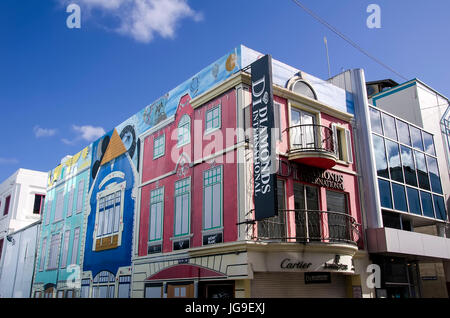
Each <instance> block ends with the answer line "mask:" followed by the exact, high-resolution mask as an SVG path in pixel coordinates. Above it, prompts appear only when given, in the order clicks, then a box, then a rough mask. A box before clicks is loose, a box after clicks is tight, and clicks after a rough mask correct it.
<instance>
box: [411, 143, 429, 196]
mask: <svg viewBox="0 0 450 318" xmlns="http://www.w3.org/2000/svg"><path fill="white" fill-rule="evenodd" d="M414 154H415V156H416V166H417V178H418V180H419V187H420V188H422V189H425V190H430V181H429V180H428V169H427V163H426V161H425V155H424V154H423V153H421V152H418V151H414Z"/></svg>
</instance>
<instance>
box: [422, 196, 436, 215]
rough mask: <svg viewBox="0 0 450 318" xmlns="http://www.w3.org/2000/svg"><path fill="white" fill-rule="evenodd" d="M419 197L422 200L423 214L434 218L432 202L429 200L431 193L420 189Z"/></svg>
mask: <svg viewBox="0 0 450 318" xmlns="http://www.w3.org/2000/svg"><path fill="white" fill-rule="evenodd" d="M420 198H421V200H422V211H423V215H424V216H428V217H430V218H434V211H433V202H432V201H431V194H430V193H428V192H423V191H420Z"/></svg>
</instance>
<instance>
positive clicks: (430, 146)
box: [422, 131, 436, 156]
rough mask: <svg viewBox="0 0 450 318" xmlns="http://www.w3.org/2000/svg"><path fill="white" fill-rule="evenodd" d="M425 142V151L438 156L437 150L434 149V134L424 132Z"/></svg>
mask: <svg viewBox="0 0 450 318" xmlns="http://www.w3.org/2000/svg"><path fill="white" fill-rule="evenodd" d="M422 135H423V143H424V145H425V152H426V153H427V154H429V155H432V156H436V150H435V149H434V141H433V136H432V135H430V134H429V133H426V132H424V131H423V132H422Z"/></svg>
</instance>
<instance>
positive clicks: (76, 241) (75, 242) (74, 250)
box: [71, 227, 80, 264]
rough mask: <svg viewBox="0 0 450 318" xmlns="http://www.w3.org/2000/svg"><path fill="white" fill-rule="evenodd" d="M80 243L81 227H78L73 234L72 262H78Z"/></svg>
mask: <svg viewBox="0 0 450 318" xmlns="http://www.w3.org/2000/svg"><path fill="white" fill-rule="evenodd" d="M79 243H80V228H79V227H77V228H76V229H75V231H74V234H73V243H72V260H71V264H78V262H77V260H78V247H79V246H78V245H79Z"/></svg>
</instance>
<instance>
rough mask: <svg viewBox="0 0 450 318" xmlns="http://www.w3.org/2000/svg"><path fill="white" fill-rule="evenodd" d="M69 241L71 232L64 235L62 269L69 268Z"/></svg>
mask: <svg viewBox="0 0 450 318" xmlns="http://www.w3.org/2000/svg"><path fill="white" fill-rule="evenodd" d="M69 240H70V230H67V231H66V232H65V233H64V244H63V249H62V254H61V268H64V267H66V266H67V254H68V252H69Z"/></svg>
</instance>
